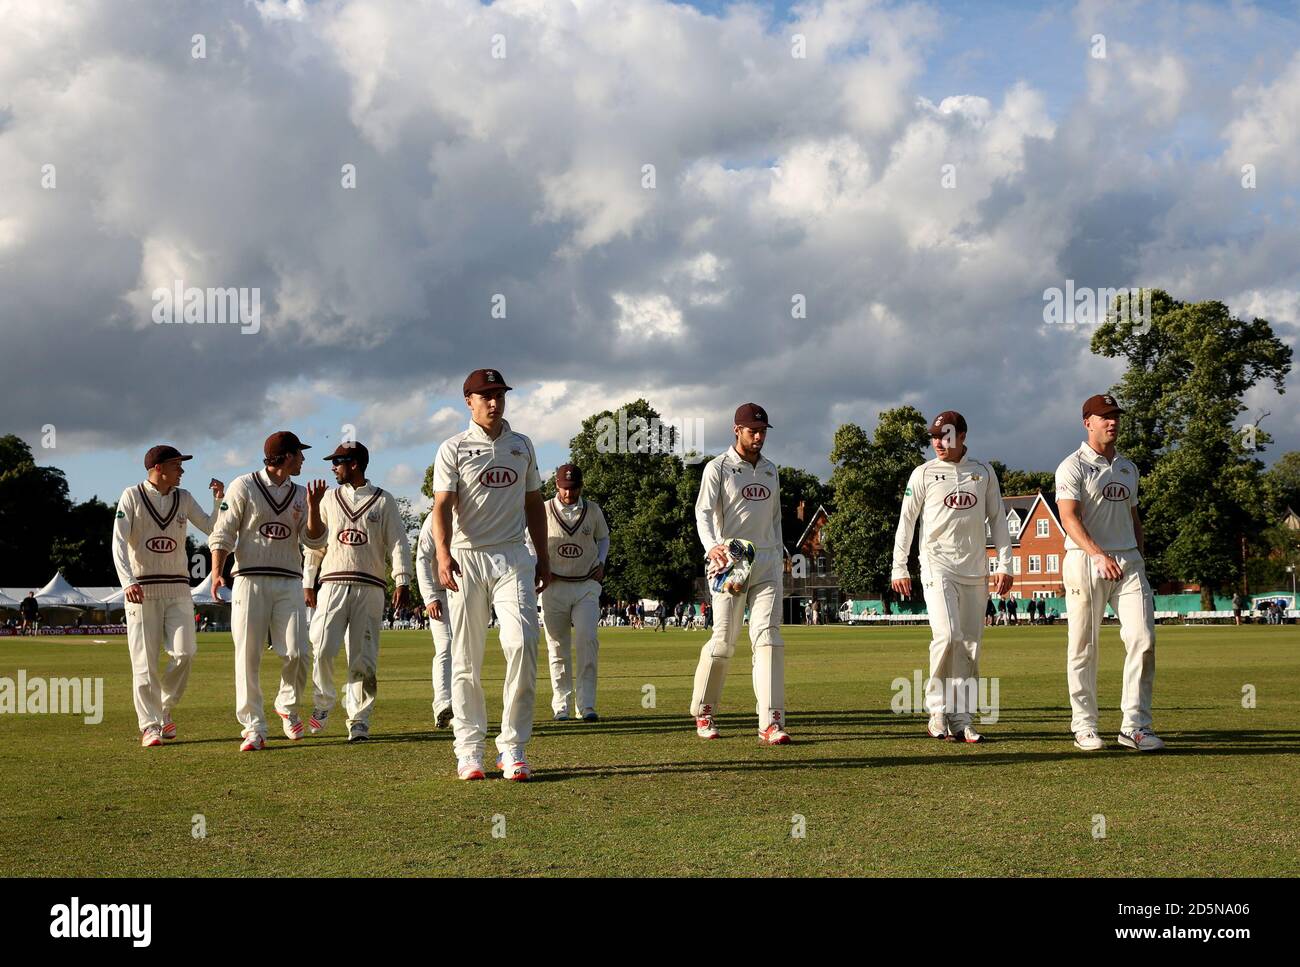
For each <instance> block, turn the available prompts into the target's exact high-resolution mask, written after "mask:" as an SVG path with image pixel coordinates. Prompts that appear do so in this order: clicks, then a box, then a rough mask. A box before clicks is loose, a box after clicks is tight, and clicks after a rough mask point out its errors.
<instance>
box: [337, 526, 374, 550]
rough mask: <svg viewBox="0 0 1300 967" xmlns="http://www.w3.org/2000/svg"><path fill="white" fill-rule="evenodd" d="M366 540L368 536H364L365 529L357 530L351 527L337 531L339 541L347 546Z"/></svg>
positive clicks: (353, 545) (354, 545)
mask: <svg viewBox="0 0 1300 967" xmlns="http://www.w3.org/2000/svg"><path fill="white" fill-rule="evenodd" d="M368 540H369V538H368V537H366V532H365V531H359V530H357V529H355V528H353V527H349V528H348V529H347V530H341V531H339V543H340V544H347V545H348V546H349V547H356V546H357V545H359V544H364V543H366V542H367V541H368Z"/></svg>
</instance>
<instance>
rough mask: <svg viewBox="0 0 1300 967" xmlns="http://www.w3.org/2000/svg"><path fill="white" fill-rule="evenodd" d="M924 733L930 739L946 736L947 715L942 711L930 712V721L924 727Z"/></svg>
mask: <svg viewBox="0 0 1300 967" xmlns="http://www.w3.org/2000/svg"><path fill="white" fill-rule="evenodd" d="M925 731H926V734H927V735H929V736H930V738H932V739H946V738H947V737H948V716H947V715H945V714H944V713H943V712H931V713H930V721H929V723H928V724H927V725H926V727H925Z"/></svg>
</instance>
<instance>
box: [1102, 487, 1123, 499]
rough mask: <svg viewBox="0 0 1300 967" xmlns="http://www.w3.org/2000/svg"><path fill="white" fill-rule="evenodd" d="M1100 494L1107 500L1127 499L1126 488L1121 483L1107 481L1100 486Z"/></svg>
mask: <svg viewBox="0 0 1300 967" xmlns="http://www.w3.org/2000/svg"><path fill="white" fill-rule="evenodd" d="M1101 495H1102V496H1103V497H1105V498H1106V499H1107V500H1128V488H1127V487H1125V486H1124V485H1123V484H1122V483H1108V484H1106V486H1105V487H1103V488H1102V491H1101Z"/></svg>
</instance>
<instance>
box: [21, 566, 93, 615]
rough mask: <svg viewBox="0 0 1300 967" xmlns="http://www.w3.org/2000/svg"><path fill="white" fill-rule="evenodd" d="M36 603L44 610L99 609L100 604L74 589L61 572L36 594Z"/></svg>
mask: <svg viewBox="0 0 1300 967" xmlns="http://www.w3.org/2000/svg"><path fill="white" fill-rule="evenodd" d="M36 603H37V604H39V605H40V606H41V607H42V608H59V607H62V608H98V607H99V606H100V602H99V601H98V600H97V599H96V598H92V597H91V596H90V595H88V594H86V593H85V592H84V591H81V590H78V589H77V588H74V587H73V586H72V585H71V584H69V583H68V582H67V580H66V579H65V578H64V577H63V573H62V572H61V571H55V572H54V577H52V578H50V583H49V584H47V585H45V587H43V588H41V589H40V590H39V591H37V592H36Z"/></svg>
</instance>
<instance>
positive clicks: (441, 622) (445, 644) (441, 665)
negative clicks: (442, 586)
mask: <svg viewBox="0 0 1300 967" xmlns="http://www.w3.org/2000/svg"><path fill="white" fill-rule="evenodd" d="M437 595H438V600H439V601H440V602H441V603H442V617H441V618H438V619H434V618H430V619H429V634H430V635H432V637H433V716H434V721H435V723H436V724H437V727H438V728H440V729H445V728H446V727H447V726H448V725H450V724H451V615H450V614H449V612H448V611H447V592H446V591H439V592H438V593H437ZM426 603H431V602H426Z"/></svg>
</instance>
